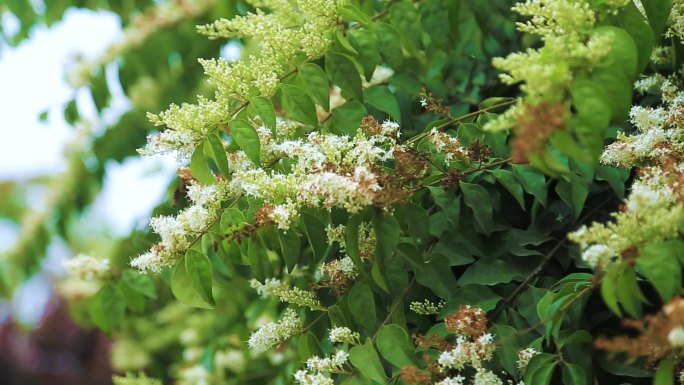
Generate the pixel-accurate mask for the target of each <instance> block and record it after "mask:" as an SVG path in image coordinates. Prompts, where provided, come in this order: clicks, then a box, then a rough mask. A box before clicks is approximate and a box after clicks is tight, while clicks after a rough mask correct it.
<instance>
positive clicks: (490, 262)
mask: <svg viewBox="0 0 684 385" xmlns="http://www.w3.org/2000/svg"><path fill="white" fill-rule="evenodd" d="M519 276H520V274H519V273H518V272H516V271H515V269H511V268H510V266H508V265H507V264H506V262H504V261H502V260H499V259H496V258H493V257H488V258H481V259H478V260H477V261H476V262H475V263H473V264H472V265H470V266H468V268H467V269H466V271H465V272H463V275H461V278H459V280H458V284H459V285H461V286H464V285H470V284H481V285H496V284H499V283H508V282H511V281H512V280H514V279H516V278H517V277H519Z"/></svg>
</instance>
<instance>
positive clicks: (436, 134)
mask: <svg viewBox="0 0 684 385" xmlns="http://www.w3.org/2000/svg"><path fill="white" fill-rule="evenodd" d="M427 137H428V140H429V141H430V142H431V143H432V145H433V146H434V147H435V150H437V152H441V153H443V154H444V161H445V163H446V164H447V166H448V165H449V164H450V163H451V161H452V160H454V159H458V158H466V157H468V151H467V150H466V149H465V148H464V147H463V146H462V145H461V142H460V141H459V140H458V139H457V138H455V137H453V136H451V135H449V134H447V133H445V132H441V131H438V130H437V129H436V128H434V127H433V128H432V130H430V132H429V133H428V136H427Z"/></svg>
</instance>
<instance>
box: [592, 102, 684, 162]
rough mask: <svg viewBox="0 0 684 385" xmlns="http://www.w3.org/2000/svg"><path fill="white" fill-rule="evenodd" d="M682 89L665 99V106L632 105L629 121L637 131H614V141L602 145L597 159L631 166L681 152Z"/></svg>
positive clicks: (683, 145)
mask: <svg viewBox="0 0 684 385" xmlns="http://www.w3.org/2000/svg"><path fill="white" fill-rule="evenodd" d="M683 114H684V93H681V92H678V93H677V96H675V98H674V99H672V100H671V101H670V102H669V103H667V107H666V108H662V107H657V108H651V107H641V106H634V107H632V110H631V111H630V114H629V116H630V121H631V122H632V124H634V126H635V127H636V128H637V130H638V131H637V133H636V134H633V135H630V136H627V135H625V134H623V133H619V134H618V138H617V141H616V142H614V143H612V144H610V145H609V146H607V147H606V149H605V150H604V152H603V154H602V155H601V162H602V163H604V164H608V165H615V166H621V167H634V166H638V165H641V164H644V163H646V162H649V161H652V162H662V161H663V160H664V159H666V158H667V157H670V156H672V155H681V154H684V115H683Z"/></svg>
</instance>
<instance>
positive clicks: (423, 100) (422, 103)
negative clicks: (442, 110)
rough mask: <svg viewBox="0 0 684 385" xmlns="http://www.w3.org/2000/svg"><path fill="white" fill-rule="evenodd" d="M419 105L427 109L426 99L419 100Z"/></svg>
mask: <svg viewBox="0 0 684 385" xmlns="http://www.w3.org/2000/svg"><path fill="white" fill-rule="evenodd" d="M420 105H421V107H427V105H428V102H427V99H425V98H420Z"/></svg>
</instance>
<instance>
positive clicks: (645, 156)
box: [569, 79, 684, 267]
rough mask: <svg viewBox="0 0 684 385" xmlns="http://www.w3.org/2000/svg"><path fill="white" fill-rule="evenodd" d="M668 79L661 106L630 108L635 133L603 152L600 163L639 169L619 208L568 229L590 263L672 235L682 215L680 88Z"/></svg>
mask: <svg viewBox="0 0 684 385" xmlns="http://www.w3.org/2000/svg"><path fill="white" fill-rule="evenodd" d="M671 84H673V80H672V79H665V80H663V81H662V84H661V95H662V99H663V101H664V106H663V107H655V108H654V107H640V106H635V107H633V108H632V110H631V112H630V121H631V122H632V124H633V125H634V126H635V127H636V128H637V131H636V133H634V134H632V135H625V134H623V133H620V134H619V135H618V138H617V140H616V141H615V142H614V143H612V144H610V145H608V146H607V147H606V149H605V151H604V153H603V155H602V156H601V162H602V163H604V164H608V165H613V166H621V167H639V169H638V173H637V176H638V178H637V179H636V181H635V182H634V183H633V184H632V186H631V191H630V194H629V196H628V197H627V199H626V200H625V202H624V205H623V209H622V211H620V212H617V213H613V214H612V216H613V218H614V221H612V222H610V223H607V224H600V223H594V224H592V225H591V226H590V227H586V226H583V227H581V228H580V229H578V230H577V231H575V232H573V233H570V234H569V239H570V240H572V241H575V242H577V243H579V244H580V247H582V249H583V253H582V259H583V260H584V261H586V262H587V263H588V264H589V265H590V266H592V267H597V266H601V267H605V266H607V265H609V264H610V263H612V262H614V261H617V260H620V258H621V257H622V256H623V255H624V253H625V252H628V251H629V250H632V248H633V247H635V246H637V247H638V246H640V245H644V244H645V243H647V242H655V241H658V240H663V239H666V238H668V237H672V236H675V235H676V234H677V231H678V230H677V224H678V223H679V222H680V221H681V220H682V219H684V207H683V206H682V204H681V198H682V196H681V191H682V186H681V182H680V180H681V176H682V175H684V162H681V161H680V160H679V159H681V156H682V154H684V93H683V92H681V91H679V90H672V89H671ZM628 254H629V253H628Z"/></svg>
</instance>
